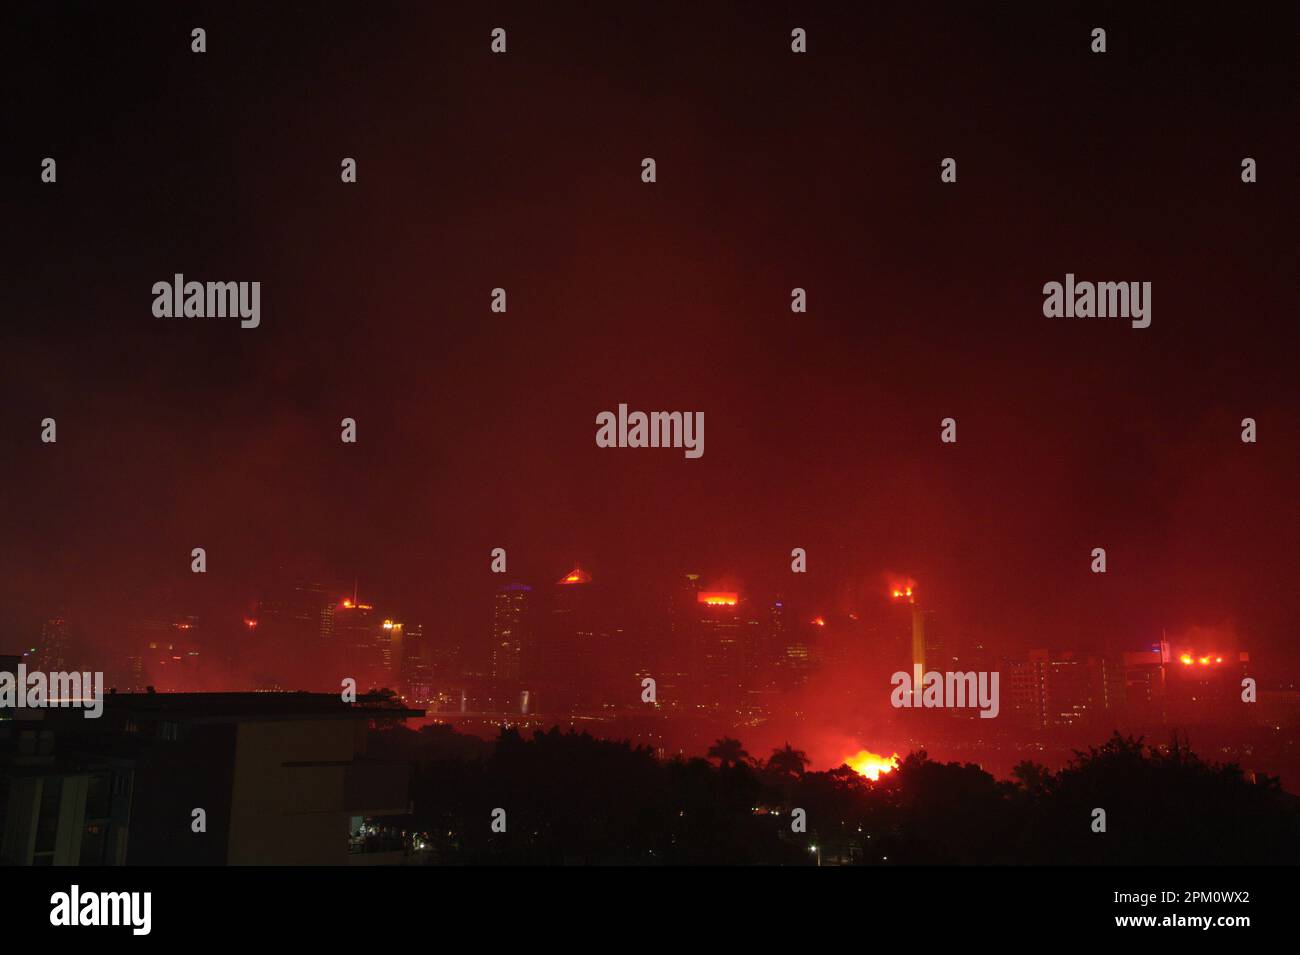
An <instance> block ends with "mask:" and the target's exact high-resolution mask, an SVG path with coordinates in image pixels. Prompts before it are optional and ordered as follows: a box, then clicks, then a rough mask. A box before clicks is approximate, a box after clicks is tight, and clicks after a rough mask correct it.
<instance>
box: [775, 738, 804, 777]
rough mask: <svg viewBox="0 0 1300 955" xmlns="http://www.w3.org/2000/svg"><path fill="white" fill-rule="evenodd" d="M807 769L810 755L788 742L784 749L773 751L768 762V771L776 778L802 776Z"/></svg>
mask: <svg viewBox="0 0 1300 955" xmlns="http://www.w3.org/2000/svg"><path fill="white" fill-rule="evenodd" d="M807 767H808V754H807V753H805V752H804V751H803V750H801V749H795V748H794V747H793V746H791V745H790V744H789V743H788V742H787V743H786V744H785V746H784V747H782V748H780V749H774V750H772V755H771V757H770V758H769V759H768V761H767V771H768V772H769V773H772V774H773V775H774V776H802V775H803V774H804V770H805V769H806V768H807Z"/></svg>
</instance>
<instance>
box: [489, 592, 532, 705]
mask: <svg viewBox="0 0 1300 955" xmlns="http://www.w3.org/2000/svg"><path fill="white" fill-rule="evenodd" d="M532 613H533V589H532V588H531V587H529V586H527V585H525V584H506V585H505V586H504V587H501V588H499V589H498V590H497V592H496V593H495V594H494V595H493V597H492V659H491V666H492V677H493V679H496V680H511V681H515V680H520V679H522V678H523V675H524V672H525V668H526V667H529V666H531V665H532V663H533V661H532V659H531V656H532V650H533V647H532V624H533V620H532Z"/></svg>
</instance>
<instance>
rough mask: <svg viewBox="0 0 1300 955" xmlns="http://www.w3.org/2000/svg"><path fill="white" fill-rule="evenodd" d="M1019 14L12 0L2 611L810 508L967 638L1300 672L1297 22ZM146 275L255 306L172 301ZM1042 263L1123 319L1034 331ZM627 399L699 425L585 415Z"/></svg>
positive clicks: (449, 584) (846, 574) (667, 533)
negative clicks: (497, 47)
mask: <svg viewBox="0 0 1300 955" xmlns="http://www.w3.org/2000/svg"><path fill="white" fill-rule="evenodd" d="M954 6H956V5H954ZM1041 6H1042V5H1033V6H1030V7H1027V8H1026V9H1025V10H1015V9H1004V8H1002V7H1001V6H1000V5H999V6H998V7H996V8H987V9H985V8H981V9H979V10H975V9H973V8H965V7H964V6H963V8H961V9H959V10H957V11H956V12H953V11H952V10H951V9H948V8H941V7H938V6H934V7H928V8H926V9H925V10H924V12H923V14H922V13H921V12H905V11H901V10H897V9H892V8H889V7H887V6H879V5H872V6H871V7H867V6H866V5H863V6H862V7H861V8H858V7H857V6H850V5H828V4H827V5H818V10H817V12H816V13H813V14H810V13H808V12H806V11H803V10H801V11H799V12H797V13H795V12H789V11H788V10H787V8H786V7H785V6H783V5H770V6H763V5H754V4H743V5H742V4H736V5H726V4H708V5H705V6H704V9H700V6H699V5H695V4H669V5H664V6H661V7H659V8H658V9H656V10H655V11H653V12H645V11H643V12H633V11H631V10H622V9H619V8H616V7H606V6H603V5H595V4H590V5H588V4H563V3H562V4H548V5H546V8H545V11H542V10H540V9H539V8H538V5H536V4H519V5H507V4H497V5H491V6H489V7H486V8H484V9H482V10H474V11H462V12H449V11H446V10H442V9H438V10H437V11H434V10H432V9H430V10H425V11H423V12H419V11H418V10H417V5H414V4H400V5H396V4H394V5H383V4H380V5H375V4H365V5H361V6H359V7H358V8H356V9H352V10H350V11H346V12H339V13H331V14H329V15H328V16H323V15H321V14H319V13H317V12H313V7H312V6H311V5H303V6H302V7H301V8H300V9H299V10H298V11H284V10H280V11H279V12H277V13H275V14H267V13H262V12H258V8H257V7H254V6H253V5H241V6H239V7H236V8H235V10H234V11H233V12H232V11H231V10H228V9H226V5H222V6H220V7H215V6H214V7H211V8H205V5H198V7H197V11H196V12H190V11H189V10H188V9H187V10H186V11H184V12H178V11H176V10H174V9H173V8H172V7H171V6H169V5H154V6H151V5H142V6H139V7H133V8H132V10H131V11H129V12H124V11H123V10H122V9H120V8H114V9H113V10H111V11H110V10H107V9H101V10H93V9H90V10H89V12H82V13H79V14H77V15H74V14H73V13H72V12H70V11H71V10H76V9H77V8H75V7H73V8H70V10H64V11H62V12H60V11H49V10H43V9H41V8H40V7H37V6H33V7H32V8H31V10H30V11H26V12H12V11H11V12H7V13H6V14H5V15H4V16H5V19H6V21H7V25H6V27H5V28H4V30H3V31H0V33H2V34H3V36H4V38H5V39H4V41H3V43H4V49H3V51H2V52H3V56H0V60H2V61H3V65H0V71H2V75H3V79H4V83H3V86H4V94H3V95H4V97H5V103H4V106H5V109H4V114H5V116H6V124H5V125H6V129H5V135H4V147H3V150H0V162H2V163H3V167H2V171H3V174H4V180H3V192H2V193H0V198H2V200H3V214H4V219H5V227H4V229H3V233H4V238H3V240H0V241H3V250H4V261H5V269H4V271H5V279H4V281H3V283H0V309H2V312H3V316H4V326H3V334H4V336H5V347H4V349H3V352H2V354H3V360H2V362H0V371H2V373H3V374H2V376H0V395H2V396H3V402H2V403H0V453H2V455H3V457H2V459H0V460H3V468H2V470H0V494H2V496H3V499H4V501H5V507H4V508H3V512H2V516H0V600H2V601H3V604H4V606H5V608H6V612H5V615H4V617H3V618H0V625H3V626H4V627H6V628H7V629H8V630H10V631H11V632H21V631H22V628H24V627H26V626H27V625H28V623H29V622H30V620H32V619H39V618H40V616H41V615H43V614H45V613H47V612H50V611H51V610H52V608H54V607H56V606H57V605H60V604H62V605H66V606H68V607H69V608H72V609H73V610H74V611H76V612H79V613H80V614H81V615H82V616H83V617H85V618H88V619H90V620H93V619H94V618H95V617H96V615H99V614H104V615H114V614H121V613H126V612H131V611H132V610H134V609H135V607H136V606H137V604H138V603H139V602H145V603H148V602H150V601H154V600H157V599H159V597H158V595H159V594H162V593H168V594H170V595H171V598H172V599H174V600H177V601H179V602H181V603H183V604H185V605H186V606H191V605H192V606H194V607H195V608H196V610H197V611H198V612H202V613H206V614H208V615H209V616H211V617H215V616H216V615H218V614H221V613H228V614H230V615H231V616H232V617H233V615H234V614H236V613H238V611H239V609H240V607H241V606H242V603H243V602H245V601H247V600H248V599H250V598H251V597H254V596H256V592H257V590H258V587H259V586H260V584H261V583H262V582H263V581H265V580H266V579H268V577H269V575H270V574H271V573H272V572H273V571H274V569H275V568H276V567H285V568H289V569H290V570H291V571H292V572H295V573H296V572H297V570H298V569H299V568H301V569H302V571H303V573H304V574H312V575H315V576H318V577H325V578H327V579H332V580H350V579H351V578H352V576H353V575H354V574H357V575H359V576H360V577H361V580H362V587H363V589H365V590H369V592H370V593H371V594H372V595H373V596H374V597H375V599H376V600H378V601H383V602H385V603H386V604H389V605H392V606H397V607H401V608H403V609H404V610H405V612H406V615H407V616H408V617H412V618H414V617H419V616H422V615H423V616H426V617H427V618H428V619H430V620H433V619H436V617H437V615H440V614H444V613H445V614H446V615H447V618H448V623H447V625H448V626H451V627H463V628H481V627H482V626H485V622H486V617H487V609H486V608H487V597H486V595H487V593H488V592H489V590H490V588H491V587H492V586H493V585H494V584H495V583H496V582H497V581H496V579H494V578H492V577H491V576H490V575H489V574H488V573H487V568H488V552H489V551H490V549H491V548H492V547H494V546H503V547H506V548H507V549H508V552H509V555H510V561H511V570H512V572H514V573H512V576H523V577H525V578H531V579H533V580H539V581H540V580H549V579H553V578H554V577H556V576H559V575H560V574H561V573H563V572H564V571H565V570H567V569H568V567H569V566H570V565H571V563H572V562H573V561H574V560H575V559H578V560H581V561H582V563H583V564H584V565H585V566H587V567H588V568H589V569H591V570H592V572H593V573H594V574H596V575H597V576H598V577H599V578H600V579H602V580H608V581H612V582H616V583H618V584H619V585H620V586H626V587H628V588H629V589H635V588H637V587H638V584H639V582H641V581H644V580H646V579H648V578H649V577H650V575H654V574H658V575H662V574H666V573H671V572H676V571H678V570H689V569H697V570H700V571H702V572H704V573H706V574H724V573H726V574H734V575H738V576H740V577H742V578H744V579H746V580H747V581H750V582H752V583H753V584H754V585H758V584H759V583H760V582H762V581H764V580H768V579H770V580H771V581H773V582H775V583H782V582H784V581H785V580H786V577H787V576H788V563H789V558H788V554H789V551H790V548H791V547H793V546H803V547H805V548H807V549H808V552H809V559H810V570H811V573H810V578H811V579H810V580H809V581H808V583H809V585H810V586H811V587H813V588H814V589H817V588H820V589H822V590H824V591H825V592H827V593H830V592H833V591H834V590H836V589H837V588H838V587H839V586H840V584H841V583H842V582H843V581H844V580H847V579H853V578H858V579H862V580H867V581H872V582H875V581H878V580H879V579H880V575H881V573H882V572H883V571H884V570H886V569H895V570H901V571H905V572H908V573H911V574H912V575H913V576H914V577H916V578H917V579H918V580H919V581H921V582H922V583H923V586H925V587H926V590H927V593H928V594H929V595H930V599H931V600H932V602H933V604H934V605H935V606H936V608H938V609H939V611H940V612H941V613H942V614H943V615H944V617H945V619H946V620H947V621H948V624H949V626H951V627H952V628H953V629H954V630H958V631H960V630H963V629H965V630H970V629H983V630H985V631H987V632H988V633H989V634H990V635H994V636H998V637H1005V639H1006V640H1007V641H1008V643H1014V644H1018V645H1027V644H1033V645H1042V644H1047V645H1059V646H1067V645H1070V644H1071V643H1078V644H1082V645H1099V644H1100V642H1101V641H1103V640H1105V639H1107V638H1118V639H1121V640H1131V641H1134V642H1142V641H1144V640H1147V639H1148V638H1153V635H1156V634H1158V630H1159V628H1160V627H1161V626H1162V625H1163V626H1168V627H1170V628H1171V629H1177V628H1180V627H1185V626H1191V625H1208V626H1230V627H1232V628H1235V630H1236V631H1237V632H1238V633H1239V634H1240V636H1241V639H1242V640H1243V642H1244V643H1245V644H1247V645H1248V646H1250V647H1251V648H1252V649H1253V650H1255V652H1256V653H1257V654H1264V655H1265V658H1266V659H1270V660H1271V661H1273V662H1275V663H1276V664H1277V665H1278V666H1279V667H1281V666H1284V665H1285V666H1293V665H1294V663H1295V659H1296V653H1297V650H1296V647H1297V641H1296V639H1295V637H1296V630H1295V628H1296V620H1297V619H1298V618H1300V612H1298V611H1300V588H1297V587H1296V585H1295V580H1296V572H1297V541H1298V540H1300V533H1298V532H1300V513H1298V512H1297V506H1296V494H1295V491H1296V461H1297V454H1296V447H1297V438H1298V437H1300V429H1298V427H1297V398H1296V394H1297V391H1296V385H1295V380H1296V378H1295V376H1296V372H1295V362H1296V335H1295V332H1294V328H1293V323H1294V321H1295V315H1296V308H1295V305H1296V300H1295V278H1296V273H1295V255H1296V243H1295V229H1294V223H1295V221H1296V212H1297V209H1296V202H1295V187H1294V166H1295V155H1296V153H1295V145H1296V143H1295V137H1294V129H1295V127H1296V122H1295V119H1296V117H1295V108H1294V97H1293V91H1294V89H1295V88H1296V87H1295V80H1296V77H1295V75H1294V68H1293V66H1292V65H1291V64H1292V62H1293V57H1292V55H1291V43H1292V40H1293V37H1294V35H1295V32H1296V31H1295V26H1296V24H1295V22H1294V15H1292V14H1289V13H1287V12H1284V11H1283V10H1282V9H1281V5H1276V6H1277V9H1274V10H1260V9H1251V8H1244V9H1243V8H1240V7H1235V6H1229V5H1225V6H1223V7H1221V8H1219V9H1217V10H1216V9H1207V8H1204V7H1202V5H1199V4H1198V5H1195V6H1196V8H1197V9H1196V10H1188V9H1186V8H1185V7H1184V6H1181V5H1173V4H1166V5H1153V6H1152V8H1151V9H1150V10H1149V11H1145V12H1141V13H1137V14H1134V13H1132V12H1124V11H1125V7H1127V6H1129V5H1125V4H1121V5H1114V6H1108V5H1097V4H1076V5H1072V6H1067V7H1060V6H1059V5H1052V9H1051V10H1050V11H1046V10H1043V9H1038V8H1039V7H1041ZM790 9H791V10H793V9H796V8H790ZM209 10H210V11H211V12H209ZM193 26H204V27H206V29H207V30H208V46H209V52H208V53H206V54H204V55H201V56H199V55H194V54H191V53H190V52H189V30H190V29H191V27H193ZM494 26H504V27H506V28H507V30H508V31H509V53H508V54H507V55H505V56H492V55H491V54H490V53H489V51H488V33H489V31H490V29H491V28H492V27H494ZM793 26H803V27H804V28H806V29H807V30H808V31H809V47H810V52H809V53H808V54H807V55H806V56H795V55H792V54H791V53H790V52H789V30H790V28H791V27H793ZM1094 26H1103V27H1106V28H1107V30H1108V34H1109V36H1108V42H1109V52H1107V53H1106V54H1104V55H1093V54H1091V53H1090V52H1089V50H1088V36H1089V32H1090V30H1091V29H1092V27H1094ZM47 155H50V156H54V157H56V159H57V160H58V164H59V165H58V173H59V181H58V183H57V184H56V185H43V184H41V183H40V181H39V166H40V160H41V159H42V158H43V157H44V156H47ZM344 156H352V157H355V158H356V159H357V160H358V166H359V180H360V181H359V182H358V183H357V184H356V185H343V184H341V183H340V182H339V162H340V160H341V158H342V157H344ZM644 156H653V157H654V158H655V159H656V160H657V162H658V175H659V181H658V182H657V183H655V184H654V185H645V184H643V183H641V182H640V178H639V170H640V161H641V159H642V157H644ZM945 156H953V157H955V158H956V159H957V161H958V172H959V176H958V183H957V184H956V185H943V184H941V183H940V181H939V161H940V159H941V158H943V157H945ZM1244 156H1252V157H1254V158H1255V159H1256V160H1257V161H1258V164H1259V177H1260V181H1259V182H1258V183H1255V184H1252V185H1244V184H1242V183H1241V181H1240V178H1239V165H1240V161H1241V159H1242V157H1244ZM174 272H183V273H184V274H185V275H186V276H187V278H193V279H198V280H245V281H252V280H257V281H260V282H261V283H262V324H261V327H260V328H258V329H256V330H242V329H240V328H239V327H238V323H237V322H235V321H231V320H225V321H223V320H216V319H214V320H202V319H189V320H185V319H173V320H167V319H157V318H154V317H153V315H152V313H151V308H150V306H151V302H152V295H151V292H150V289H151V286H152V284H153V283H154V282H156V281H159V280H166V279H169V278H170V277H171V276H172V274H173V273H174ZM1066 272H1074V273H1075V274H1076V275H1078V276H1079V277H1080V278H1081V279H1085V278H1090V279H1094V280H1125V281H1129V280H1131V281H1150V282H1152V283H1153V286H1154V288H1153V321H1152V325H1151V327H1150V328H1148V329H1145V330H1137V329H1132V328H1130V327H1129V326H1128V323H1127V322H1120V321H1103V320H1091V321H1090V320H1074V321H1071V320H1051V319H1047V318H1044V317H1043V315H1042V312H1041V306H1042V294H1041V288H1042V285H1043V283H1045V282H1048V281H1053V280H1056V281H1061V280H1062V279H1063V278H1064V276H1065V273H1066ZM494 286H503V287H505V288H506V289H507V291H508V295H509V311H508V313H507V314H506V315H504V316H501V315H494V314H492V313H490V312H489V310H488V296H489V291H490V289H491V288H493V287H494ZM794 286H802V287H805V288H807V289H808V293H809V303H810V309H809V312H808V314H807V315H802V316H800V315H792V314H791V313H790V311H789V294H790V289H791V288H792V287H794ZM620 401H624V402H627V403H628V404H629V405H630V406H631V407H632V408H634V409H641V410H646V411H650V410H658V409H669V410H701V411H704V412H705V418H706V452H705V455H704V457H703V458H702V459H700V460H695V461H688V460H685V459H684V458H683V457H682V455H681V453H680V452H675V451H650V450H644V451H636V450H617V451H611V450H601V449H598V448H597V447H596V446H595V442H594V434H595V424H594V422H595V416H596V414H597V413H598V412H599V411H602V410H611V409H614V408H616V407H617V405H618V403H619V402H620ZM948 415H951V416H953V417H955V418H956V419H957V420H958V435H959V440H958V443H957V444H956V445H955V446H944V445H941V444H940V443H939V440H938V427H939V419H940V418H942V417H944V416H948ZM46 416H53V417H55V418H57V420H58V428H59V441H58V444H57V445H55V446H46V445H43V444H41V443H40V441H39V423H40V420H41V419H42V418H43V417H46ZM344 416H352V417H355V418H356V419H357V421H358V423H359V433H360V441H359V443H358V444H357V445H355V446H349V445H343V444H342V443H340V441H339V438H338V431H339V428H338V423H339V419H341V418H342V417H344ZM1245 416H1251V417H1255V418H1256V419H1257V420H1258V421H1259V433H1260V441H1259V443H1258V444H1256V445H1243V444H1242V443H1241V442H1240V440H1239V425H1238V422H1239V421H1240V419H1241V418H1242V417H1245ZM193 546H204V547H206V548H207V551H208V556H209V568H210V572H209V573H208V574H207V575H206V577H204V578H198V577H195V576H194V575H191V574H189V573H188V564H189V557H188V555H189V550H190V548H191V547H193ZM1096 546H1103V547H1106V548H1107V551H1108V554H1109V567H1110V569H1109V573H1108V574H1107V575H1106V576H1105V577H1100V576H1096V575H1093V574H1091V573H1090V572H1089V570H1088V562H1089V551H1090V550H1091V549H1092V548H1093V547H1096ZM9 636H10V634H8V633H6V634H3V637H5V638H8V637H9Z"/></svg>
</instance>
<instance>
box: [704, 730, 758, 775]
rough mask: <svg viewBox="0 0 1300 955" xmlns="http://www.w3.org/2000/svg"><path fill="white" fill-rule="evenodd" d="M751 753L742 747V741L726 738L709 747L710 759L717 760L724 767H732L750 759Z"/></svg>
mask: <svg viewBox="0 0 1300 955" xmlns="http://www.w3.org/2000/svg"><path fill="white" fill-rule="evenodd" d="M748 758H749V753H748V752H746V751H745V747H743V746H741V745H740V740H738V739H732V738H731V737H730V736H724V737H722V739H720V740H718V741H717V742H716V743H714V744H713V745H712V746H710V747H709V759H716V760H717V761H718V765H719V766H722V767H726V766H730V765H731V764H732V763H739V762H741V761H742V760H745V759H748Z"/></svg>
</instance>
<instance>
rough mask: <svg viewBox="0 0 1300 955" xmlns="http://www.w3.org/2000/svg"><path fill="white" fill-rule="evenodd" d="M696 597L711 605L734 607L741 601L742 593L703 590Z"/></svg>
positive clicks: (701, 601)
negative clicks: (707, 591) (706, 591)
mask: <svg viewBox="0 0 1300 955" xmlns="http://www.w3.org/2000/svg"><path fill="white" fill-rule="evenodd" d="M695 599H696V600H698V601H699V602H700V603H702V604H708V605H709V606H710V607H734V606H736V604H737V603H738V602H739V601H740V595H739V594H734V593H724V592H722V591H717V592H714V593H705V592H703V591H701V592H700V595H699V596H698V597H696V598H695Z"/></svg>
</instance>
